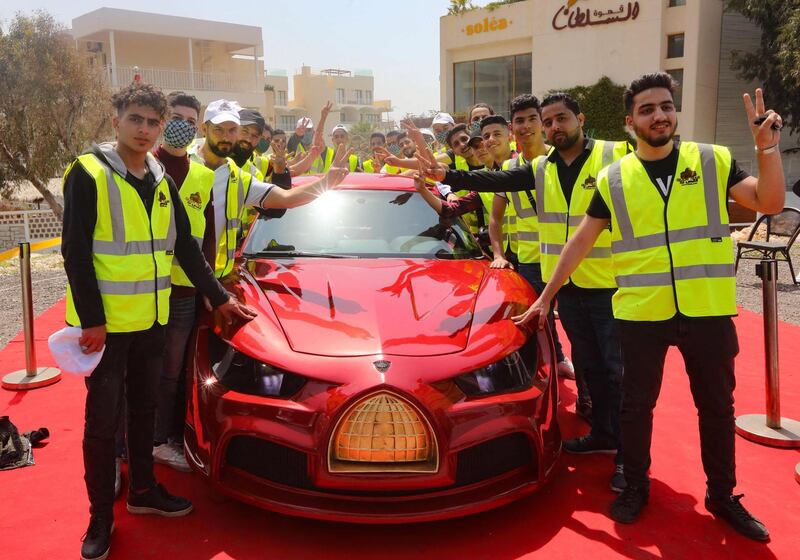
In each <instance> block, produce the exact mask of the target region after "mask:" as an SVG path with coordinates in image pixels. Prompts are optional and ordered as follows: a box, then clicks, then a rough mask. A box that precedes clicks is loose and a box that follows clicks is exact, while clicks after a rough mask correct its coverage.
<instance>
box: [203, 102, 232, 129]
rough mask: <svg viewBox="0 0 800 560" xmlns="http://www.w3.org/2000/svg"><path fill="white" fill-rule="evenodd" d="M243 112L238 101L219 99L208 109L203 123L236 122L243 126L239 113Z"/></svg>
mask: <svg viewBox="0 0 800 560" xmlns="http://www.w3.org/2000/svg"><path fill="white" fill-rule="evenodd" d="M241 110H242V108H241V106H239V104H238V103H237V102H236V101H229V100H227V99H217V100H216V101H212V102H211V103H209V104H208V107H206V111H205V113H203V122H210V123H213V124H220V123H224V122H235V123H236V124H241V121H240V120H239V111H241Z"/></svg>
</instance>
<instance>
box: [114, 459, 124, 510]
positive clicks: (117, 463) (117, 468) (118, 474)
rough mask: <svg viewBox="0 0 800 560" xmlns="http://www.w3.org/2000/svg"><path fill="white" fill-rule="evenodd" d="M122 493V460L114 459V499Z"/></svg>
mask: <svg viewBox="0 0 800 560" xmlns="http://www.w3.org/2000/svg"><path fill="white" fill-rule="evenodd" d="M121 493H122V458H121V457H117V458H116V459H114V499H115V500H116V499H117V498H119V495H120V494H121Z"/></svg>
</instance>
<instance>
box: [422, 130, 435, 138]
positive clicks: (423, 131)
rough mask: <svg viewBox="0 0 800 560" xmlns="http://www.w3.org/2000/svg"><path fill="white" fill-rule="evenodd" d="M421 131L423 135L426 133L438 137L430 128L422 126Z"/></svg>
mask: <svg viewBox="0 0 800 560" xmlns="http://www.w3.org/2000/svg"><path fill="white" fill-rule="evenodd" d="M419 131H420V132H421V133H422V135H423V136H424V135H428V136H430V137H431V138H436V135H435V134H434V133H433V131H432V130H431V129H430V128H420V129H419Z"/></svg>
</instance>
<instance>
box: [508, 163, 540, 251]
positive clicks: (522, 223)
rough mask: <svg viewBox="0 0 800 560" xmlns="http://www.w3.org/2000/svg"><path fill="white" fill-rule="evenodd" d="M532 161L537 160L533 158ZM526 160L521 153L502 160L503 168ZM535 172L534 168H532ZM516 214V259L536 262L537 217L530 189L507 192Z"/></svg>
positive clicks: (519, 164) (510, 167) (514, 165)
mask: <svg viewBox="0 0 800 560" xmlns="http://www.w3.org/2000/svg"><path fill="white" fill-rule="evenodd" d="M533 161H534V163H535V162H536V161H537V160H536V159H534V160H533ZM526 163H527V162H526V161H525V158H524V157H523V155H522V154H519V155H518V156H517V157H515V158H512V159H509V160H507V161H504V162H503V169H506V170H508V169H515V168H517V167H521V166H523V165H525V164H526ZM534 173H535V168H534ZM507 194H508V198H509V200H510V201H511V204H509V206H512V205H513V207H514V215H515V216H516V224H515V226H516V227H515V232H516V236H515V237H516V239H517V251H516V253H517V259H518V260H519V262H520V264H536V263H539V262H541V256H540V252H539V218H538V216H537V215H536V202H535V198H534V195H533V192H532V191H530V190H525V191H514V192H509V193H507Z"/></svg>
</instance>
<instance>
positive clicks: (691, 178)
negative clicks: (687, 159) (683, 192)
mask: <svg viewBox="0 0 800 560" xmlns="http://www.w3.org/2000/svg"><path fill="white" fill-rule="evenodd" d="M698 181H700V176H699V175H697V171H694V170H693V169H689V168H688V167H687V168H686V169H684V170H683V171H681V175H680V177H678V182H679V183H680V184H681V185H683V186H684V187H686V186H688V185H696V184H697V182H698Z"/></svg>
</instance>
